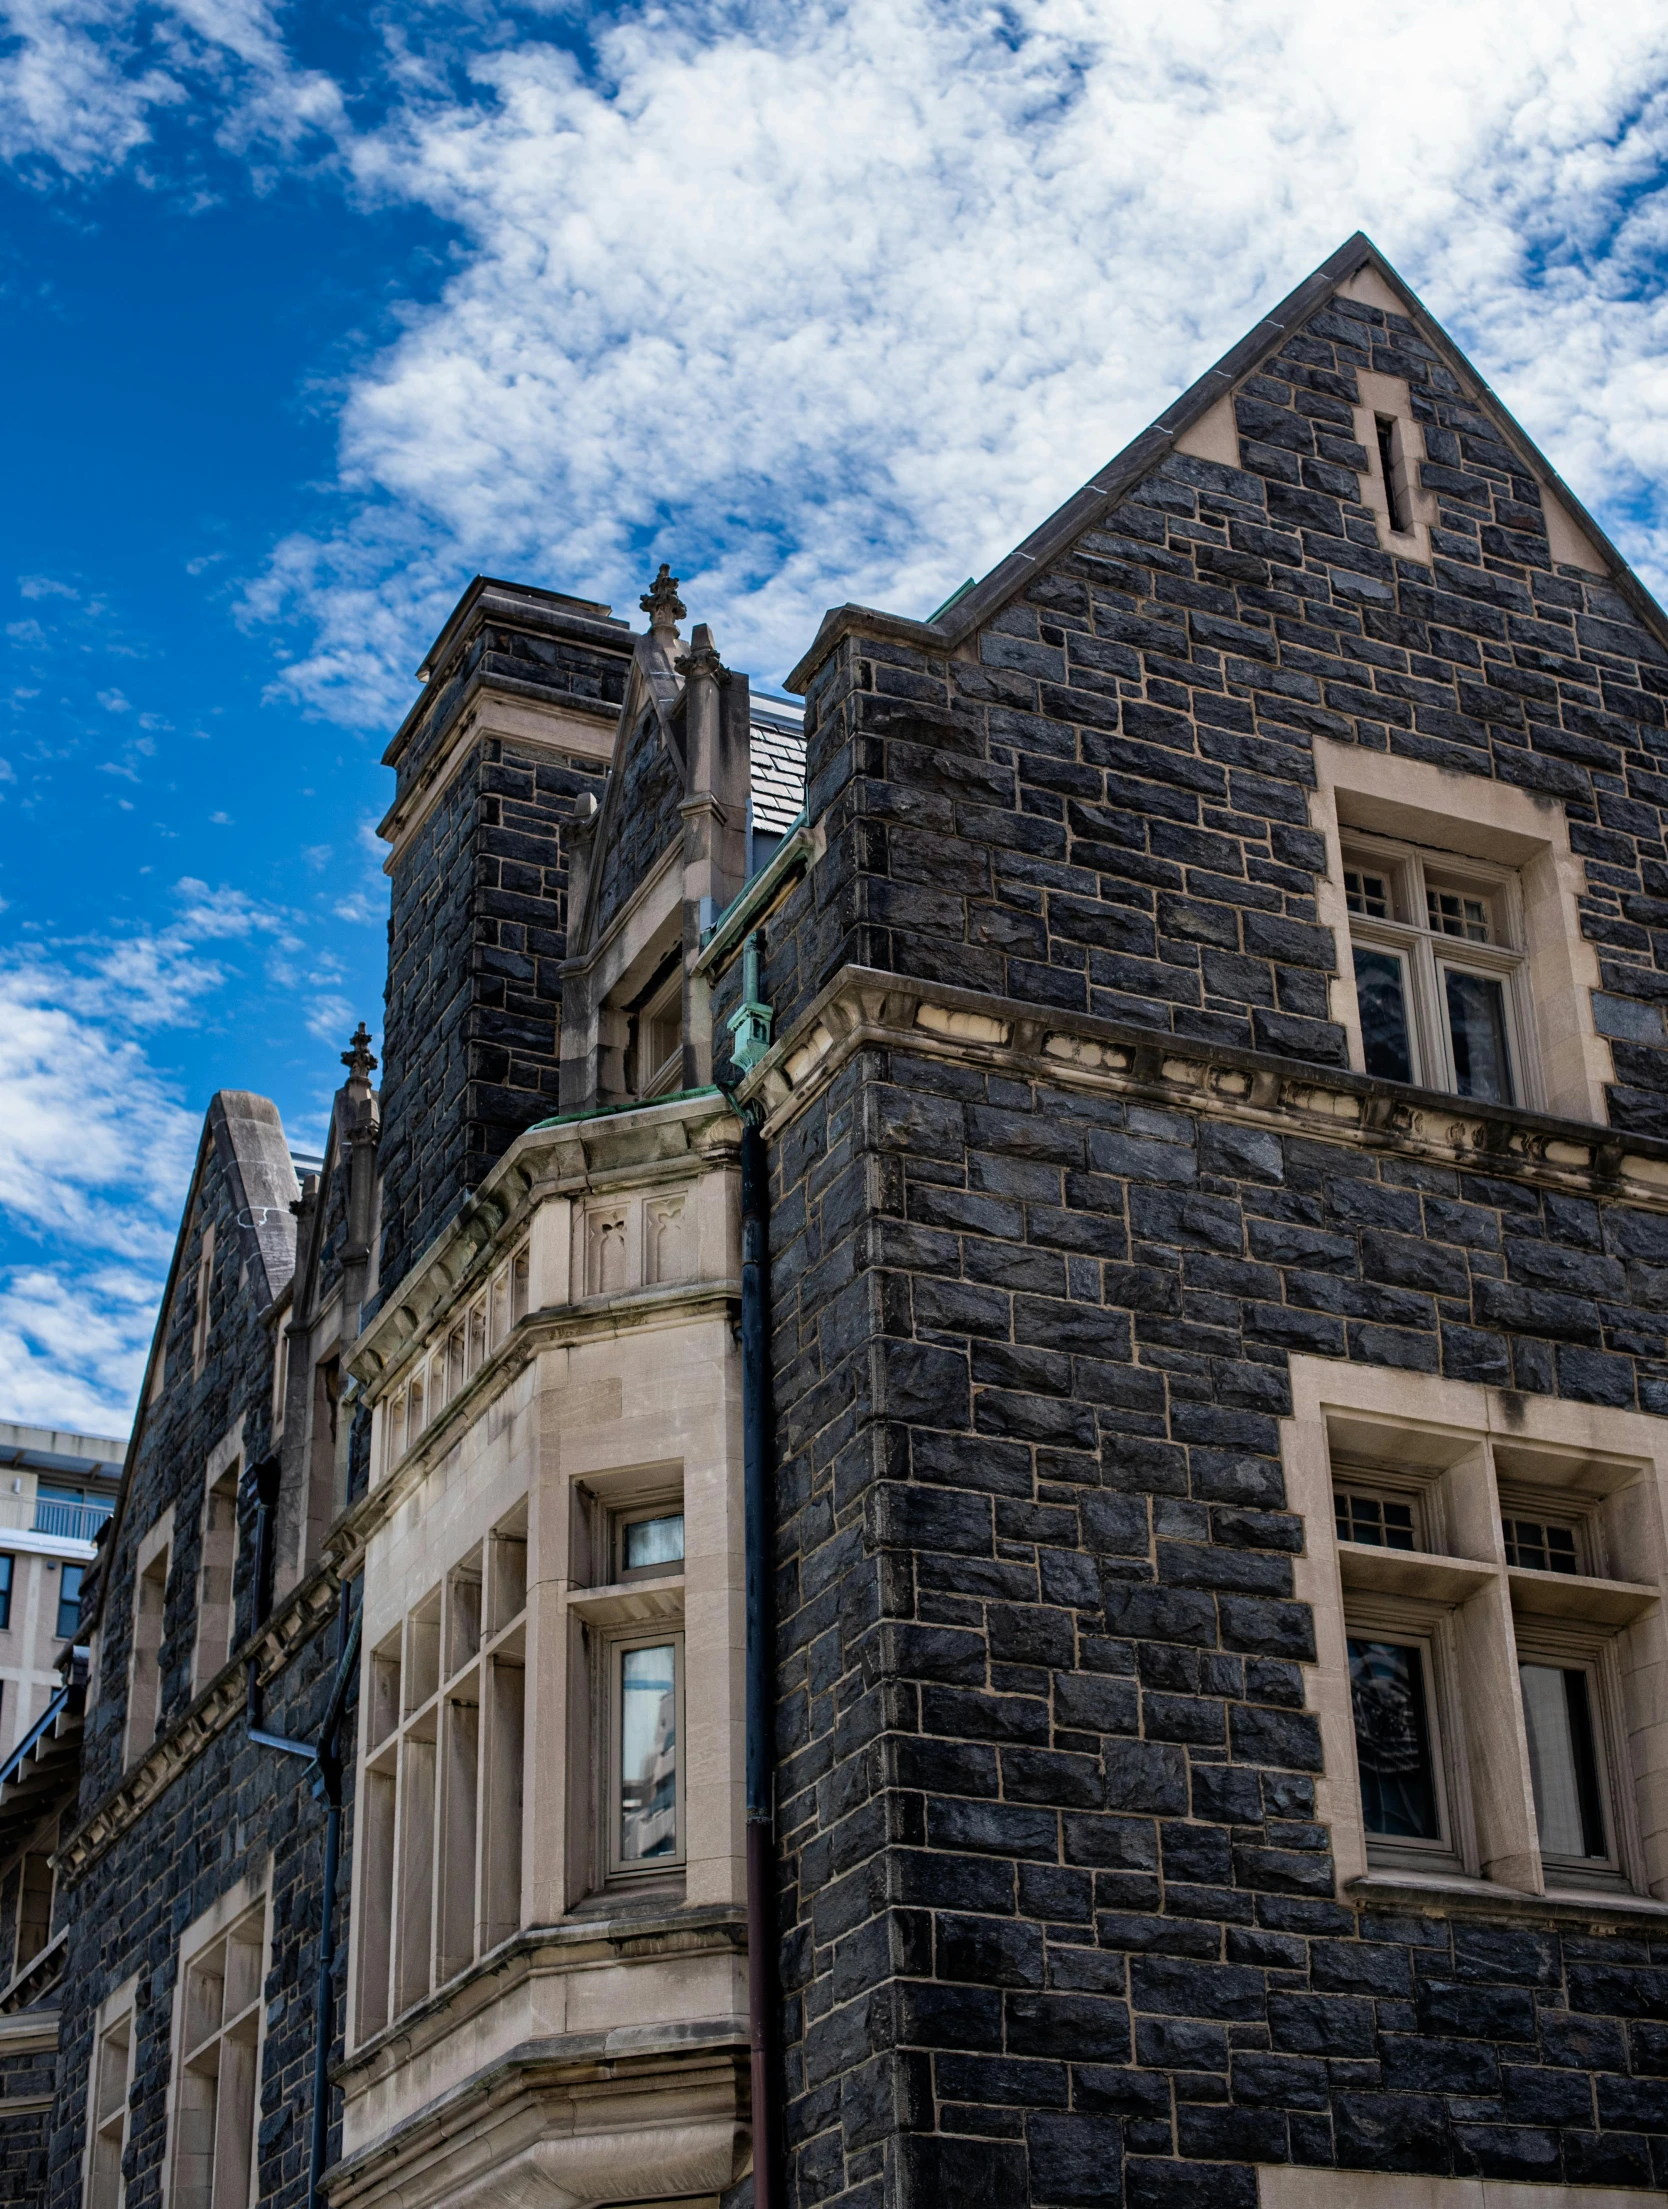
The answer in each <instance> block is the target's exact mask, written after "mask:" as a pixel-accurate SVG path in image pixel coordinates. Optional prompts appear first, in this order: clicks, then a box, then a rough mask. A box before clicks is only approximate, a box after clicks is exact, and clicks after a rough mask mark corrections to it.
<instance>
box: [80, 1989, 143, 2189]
mask: <svg viewBox="0 0 1668 2209" xmlns="http://www.w3.org/2000/svg"><path fill="white" fill-rule="evenodd" d="M143 1977H144V1973H143V1972H140V1971H136V1972H134V1974H133V1976H132V1977H131V1978H129V1979H124V1980H123V1981H122V1983H121V1985H120V1986H119V1987H115V1988H113V1989H112V1990H111V1992H110V1993H109V1994H107V1995H106V1996H105V1998H104V2000H103V2001H102V2002H101V2003H100V2004H99V2006H98V2009H97V2012H96V2013H95V2015H94V2018H93V2042H92V2050H91V2053H90V2055H89V2057H88V2064H87V2095H86V2102H85V2104H84V2114H83V2117H82V2124H81V2196H82V2199H83V2201H85V2200H87V2199H88V2197H89V2196H90V2195H91V2193H92V2190H93V2149H94V2144H95V2140H96V2137H97V2134H96V2129H95V2128H96V2121H97V2118H98V2109H97V2102H98V2089H99V2075H100V2069H101V2065H102V2058H103V2050H104V2036H105V2034H106V2033H107V2032H108V2031H109V2030H110V2027H111V2026H112V2025H114V2024H115V2023H116V2022H117V2021H118V2019H120V2018H122V2017H126V2019H127V2020H128V2043H127V2077H126V2080H125V2082H124V2093H123V2113H122V2129H121V2149H120V2153H121V2154H122V2155H123V2156H125V2155H126V2153H127V2146H128V2130H129V2125H130V2122H131V2118H130V2114H129V2112H128V2109H127V2107H126V2103H127V2097H128V2096H129V2095H130V2094H131V2093H132V2091H133V2074H134V2067H135V2064H136V2063H137V2061H138V2054H139V2050H138V2039H139V2019H138V2016H137V2008H138V2001H139V1981H140V1980H141V1979H142V1978H143Z"/></svg>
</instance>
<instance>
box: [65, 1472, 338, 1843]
mask: <svg viewBox="0 0 1668 2209" xmlns="http://www.w3.org/2000/svg"><path fill="white" fill-rule="evenodd" d="M351 1515H352V1514H351V1513H350V1514H348V1516H349V1517H351ZM362 1547H363V1544H362V1543H358V1542H354V1543H351V1544H344V1545H340V1546H339V1547H337V1548H336V1549H334V1550H333V1551H332V1553H331V1554H330V1555H329V1556H327V1558H326V1560H325V1562H324V1564H323V1565H322V1566H321V1568H320V1569H319V1570H318V1571H317V1572H315V1573H313V1574H312V1576H311V1577H310V1578H309V1579H306V1580H304V1581H303V1582H302V1583H301V1585H300V1586H299V1587H298V1588H296V1589H294V1590H293V1591H292V1592H291V1594H290V1595H289V1596H287V1597H286V1598H285V1600H284V1603H283V1605H282V1607H281V1608H280V1609H279V1610H277V1611H275V1612H274V1614H273V1615H272V1617H271V1618H269V1619H268V1620H267V1622H266V1624H265V1625H264V1626H263V1627H262V1628H261V1630H260V1632H259V1633H258V1634H256V1635H255V1636H253V1637H252V1639H250V1640H249V1641H246V1642H245V1643H244V1644H243V1646H242V1647H241V1648H240V1649H239V1650H238V1651H237V1652H236V1654H235V1655H234V1656H233V1657H232V1658H231V1660H230V1661H229V1662H228V1663H227V1664H225V1665H224V1666H222V1668H221V1669H220V1671H218V1672H217V1673H216V1674H215V1676H214V1678H213V1679H212V1680H211V1681H210V1682H209V1684H208V1686H207V1687H206V1688H204V1690H203V1692H202V1694H201V1695H199V1696H198V1697H197V1700H196V1701H195V1702H194V1703H193V1704H192V1705H191V1707H190V1709H189V1710H187V1711H186V1712H185V1713H184V1714H183V1715H182V1716H181V1717H179V1718H177V1719H176V1720H175V1721H174V1723H173V1725H171V1726H170V1727H169V1729H168V1731H167V1732H166V1733H165V1734H163V1735H162V1736H161V1738H160V1739H159V1740H158V1741H157V1742H156V1743H155V1744H154V1745H153V1746H152V1747H151V1748H150V1749H148V1750H147V1751H146V1753H145V1754H144V1755H143V1756H142V1757H141V1758H140V1759H139V1761H138V1763H137V1764H135V1765H134V1766H133V1767H132V1769H131V1770H129V1771H127V1772H125V1773H124V1774H123V1775H122V1779H121V1784H120V1785H119V1786H118V1787H116V1788H114V1789H113V1790H112V1792H111V1793H110V1794H108V1795H106V1796H105V1798H104V1800H103V1802H101V1803H100V1804H99V1805H98V1807H97V1808H96V1809H95V1810H94V1811H93V1812H92V1814H91V1815H90V1816H89V1817H88V1818H86V1819H85V1820H84V1821H83V1823H82V1824H81V1825H80V1826H79V1827H78V1828H77V1829H76V1831H75V1832H74V1833H72V1834H71V1835H70V1837H69V1839H68V1840H67V1841H66V1842H65V1843H64V1844H63V1846H62V1847H61V1848H60V1849H59V1851H58V1855H57V1859H56V1861H57V1867H58V1871H59V1875H60V1876H61V1877H62V1878H64V1879H68V1880H76V1879H79V1878H81V1877H82V1875H83V1874H84V1873H85V1872H86V1871H87V1870H88V1869H89V1868H90V1867H91V1866H92V1865H93V1864H95V1863H96V1862H97V1861H98V1859H99V1858H100V1857H101V1856H102V1855H103V1854H104V1852H105V1850H106V1849H108V1848H109V1847H111V1845H112V1844H113V1843H114V1842H116V1841H118V1840H120V1838H121V1836H122V1835H123V1834H124V1833H126V1832H127V1831H128V1829H129V1827H130V1826H132V1825H133V1824H134V1823H135V1822H136V1821H137V1820H138V1819H139V1818H140V1817H142V1816H143V1815H144V1813H145V1811H146V1810H148V1809H149V1808H150V1806H151V1804H152V1803H153V1802H155V1801H156V1799H157V1798H158V1796H159V1795H162V1794H164V1793H166V1791H167V1790H168V1789H169V1788H170V1787H171V1786H172V1785H173V1783H174V1781H175V1780H176V1779H178V1778H179V1776H180V1774H181V1773H182V1772H183V1771H185V1770H186V1768H187V1767H188V1766H189V1765H191V1764H193V1763H195V1761H196V1759H197V1758H198V1757H199V1756H201V1754H202V1753H203V1751H204V1750H205V1749H206V1748H207V1747H208V1746H209V1744H210V1742H212V1741H214V1740H216V1739H217V1738H218V1737H219V1736H220V1735H221V1734H223V1733H224V1732H225V1731H226V1729H227V1727H228V1726H231V1725H234V1724H235V1723H236V1722H237V1721H238V1720H239V1719H240V1718H241V1717H242V1715H243V1711H244V1707H245V1702H246V1698H247V1692H248V1666H249V1660H250V1658H251V1657H253V1659H254V1660H255V1668H256V1676H257V1678H258V1679H259V1680H260V1681H261V1683H262V1684H263V1685H264V1684H265V1683H266V1682H267V1681H268V1680H271V1679H273V1678H275V1677H276V1676H277V1674H278V1673H280V1672H282V1671H283V1669H284V1667H285V1666H286V1665H287V1664H288V1663H289V1662H290V1660H291V1658H292V1657H294V1656H295V1655H296V1654H297V1653H298V1651H299V1650H300V1649H301V1648H302V1646H303V1644H304V1643H306V1642H309V1641H311V1640H312V1638H313V1636H314V1635H315V1634H317V1633H318V1632H319V1631H320V1629H321V1628H322V1627H323V1626H324V1625H325V1624H326V1623H327V1621H328V1620H329V1618H330V1616H331V1614H332V1613H333V1612H334V1610H335V1608H336V1599H337V1596H338V1594H339V1592H340V1590H341V1585H342V1582H343V1581H344V1580H345V1579H351V1578H352V1575H353V1571H354V1570H356V1569H357V1561H358V1556H359V1553H360V1550H361V1549H362Z"/></svg>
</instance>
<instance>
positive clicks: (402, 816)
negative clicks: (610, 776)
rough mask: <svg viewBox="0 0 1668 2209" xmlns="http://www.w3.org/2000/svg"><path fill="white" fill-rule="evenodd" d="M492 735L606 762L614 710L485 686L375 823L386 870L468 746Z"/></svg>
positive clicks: (432, 806)
mask: <svg viewBox="0 0 1668 2209" xmlns="http://www.w3.org/2000/svg"><path fill="white" fill-rule="evenodd" d="M491 737H499V738H501V739H502V740H503V741H505V742H506V743H511V744H530V745H533V746H535V747H537V748H540V749H542V750H545V751H549V752H557V753H563V754H567V755H569V756H572V755H573V754H575V753H577V754H579V755H580V756H582V757H584V758H588V759H595V760H599V761H601V762H602V763H603V764H604V765H606V764H607V763H608V761H609V760H611V759H612V758H613V756H614V716H613V715H612V714H610V715H609V716H608V717H607V720H606V722H604V721H602V720H601V719H600V718H599V719H597V720H592V719H591V718H590V717H589V716H586V715H580V714H577V713H572V712H568V711H565V710H564V709H563V708H562V707H560V706H536V705H533V704H532V703H530V702H529V701H527V700H524V699H519V698H512V697H509V696H507V695H506V694H504V693H502V692H499V691H494V690H486V691H484V692H483V693H482V695H481V697H480V698H479V700H478V701H477V703H476V704H475V705H474V706H472V707H471V708H470V710H469V712H468V713H466V714H465V715H464V719H463V726H462V727H461V728H460V729H459V730H458V732H457V734H456V736H455V737H454V738H453V740H452V742H451V743H450V744H449V745H447V746H446V748H445V750H444V751H443V753H442V754H441V756H440V757H439V758H438V759H437V760H432V761H431V762H430V763H429V766H428V767H427V768H426V769H425V770H424V772H423V773H422V774H421V775H420V776H419V777H418V780H417V787H416V788H415V790H408V791H407V793H406V795H405V797H404V798H403V799H397V800H396V801H395V803H394V804H393V805H392V806H390V807H389V809H388V811H387V813H386V814H385V815H384V816H383V818H382V819H381V820H380V821H379V822H378V823H377V831H376V832H377V834H378V835H379V836H380V837H382V838H383V839H384V840H385V841H386V842H387V843H388V845H389V846H390V847H391V848H390V850H389V853H388V856H387V858H386V859H385V860H384V861H383V862H382V871H383V873H384V874H387V875H391V874H392V873H393V871H394V868H395V867H396V865H397V864H398V863H399V859H400V855H401V854H402V853H403V851H404V850H405V848H406V846H407V844H409V843H410V841H411V839H412V837H413V836H415V835H416V833H417V831H418V830H419V829H420V828H421V827H422V825H423V823H424V822H425V821H426V820H427V819H428V817H429V815H430V814H431V813H432V812H433V811H434V809H435V807H436V806H437V805H438V804H439V802H440V800H441V798H442V797H444V795H445V793H446V791H447V790H448V789H449V788H450V786H451V784H452V782H453V781H454V779H455V778H456V776H457V774H458V771H459V769H460V768H461V767H462V765H463V763H464V761H465V760H466V759H467V758H468V757H469V754H470V753H471V751H473V750H474V748H475V746H476V745H477V744H483V743H485V742H486V741H487V740H488V739H489V738H491Z"/></svg>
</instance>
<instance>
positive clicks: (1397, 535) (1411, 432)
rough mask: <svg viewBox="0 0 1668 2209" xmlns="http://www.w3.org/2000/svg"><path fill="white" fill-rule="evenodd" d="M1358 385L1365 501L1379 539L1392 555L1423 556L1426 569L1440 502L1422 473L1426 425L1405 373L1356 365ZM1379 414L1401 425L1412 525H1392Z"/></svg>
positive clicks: (1400, 459)
mask: <svg viewBox="0 0 1668 2209" xmlns="http://www.w3.org/2000/svg"><path fill="white" fill-rule="evenodd" d="M1355 383H1356V388H1357V390H1358V391H1359V392H1360V394H1361V404H1360V405H1359V406H1358V407H1355V408H1354V409H1353V410H1352V411H1353V413H1354V416H1355V436H1356V442H1357V443H1358V444H1359V445H1360V446H1361V447H1362V449H1363V451H1364V452H1365V453H1366V455H1367V466H1366V470H1365V472H1364V473H1363V474H1362V476H1361V503H1362V505H1363V506H1366V507H1368V508H1370V509H1371V512H1372V516H1373V519H1374V521H1375V522H1376V523H1377V525H1378V541H1379V544H1380V545H1381V546H1382V548H1383V549H1384V551H1386V552H1388V553H1389V554H1390V555H1391V557H1392V558H1393V559H1397V560H1419V561H1422V562H1423V563H1424V564H1425V566H1427V567H1428V566H1429V565H1430V560H1431V527H1432V524H1433V523H1434V522H1435V521H1436V519H1437V504H1436V494H1435V493H1434V492H1433V491H1427V490H1426V489H1425V486H1424V484H1423V482H1422V480H1421V476H1420V471H1421V468H1422V465H1423V463H1424V461H1425V460H1426V459H1427V457H1428V455H1427V454H1426V451H1425V431H1424V426H1423V424H1422V423H1420V422H1417V421H1415V420H1414V416H1413V395H1412V393H1411V391H1410V390H1409V389H1408V385H1407V381H1406V379H1405V377H1402V376H1381V375H1379V374H1377V373H1376V372H1375V371H1374V370H1373V369H1370V368H1358V369H1357V370H1356V372H1355ZM1381 414H1382V415H1385V416H1386V417H1387V418H1388V419H1389V420H1391V421H1393V422H1395V423H1396V424H1397V433H1396V434H1397V441H1398V443H1399V446H1400V450H1399V452H1398V453H1397V455H1396V461H1397V469H1396V472H1397V475H1398V476H1399V478H1400V489H1401V493H1402V497H1403V498H1404V499H1405V500H1406V502H1407V511H1408V517H1409V520H1410V521H1411V523H1412V527H1411V528H1409V529H1406V530H1396V529H1392V528H1391V526H1390V491H1389V486H1388V485H1387V484H1386V483H1385V480H1384V460H1383V456H1382V455H1381V454H1380V452H1379V449H1378V421H1377V417H1378V416H1379V415H1381Z"/></svg>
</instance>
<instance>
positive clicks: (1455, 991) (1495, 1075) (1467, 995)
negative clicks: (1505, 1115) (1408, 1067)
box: [1442, 967, 1512, 1104]
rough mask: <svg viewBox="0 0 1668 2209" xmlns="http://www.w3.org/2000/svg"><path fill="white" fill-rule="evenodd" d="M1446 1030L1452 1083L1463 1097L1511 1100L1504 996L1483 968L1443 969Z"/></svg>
mask: <svg viewBox="0 0 1668 2209" xmlns="http://www.w3.org/2000/svg"><path fill="white" fill-rule="evenodd" d="M1442 980H1443V987H1444V990H1445V991H1446V993H1447V998H1448V1032H1449V1033H1450V1035H1451V1036H1452V1037H1453V1039H1454V1085H1455V1087H1456V1088H1457V1089H1458V1091H1459V1093H1460V1095H1461V1096H1462V1097H1483V1098H1486V1099H1487V1100H1488V1101H1489V1102H1490V1103H1492V1104H1510V1103H1511V1102H1512V1069H1511V1061H1510V1059H1509V1058H1508V1057H1507V1054H1506V998H1505V992H1504V990H1503V989H1502V988H1501V986H1500V984H1499V983H1498V982H1496V981H1494V980H1492V979H1491V978H1490V977H1489V976H1488V975H1486V974H1462V973H1461V972H1460V971H1459V970H1458V968H1456V967H1448V968H1446V969H1445V970H1444V973H1443V977H1442Z"/></svg>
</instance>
